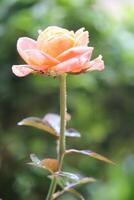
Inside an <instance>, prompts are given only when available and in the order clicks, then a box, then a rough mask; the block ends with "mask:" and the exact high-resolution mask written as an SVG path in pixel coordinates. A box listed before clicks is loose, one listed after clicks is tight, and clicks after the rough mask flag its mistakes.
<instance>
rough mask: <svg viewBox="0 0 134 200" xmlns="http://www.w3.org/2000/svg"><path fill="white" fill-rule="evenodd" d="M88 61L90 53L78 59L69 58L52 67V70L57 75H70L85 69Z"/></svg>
mask: <svg viewBox="0 0 134 200" xmlns="http://www.w3.org/2000/svg"><path fill="white" fill-rule="evenodd" d="M89 59H90V52H86V53H85V54H83V55H81V56H79V57H74V58H71V59H69V60H67V61H64V62H62V63H60V64H58V65H56V66H55V67H53V69H54V71H55V72H57V73H58V74H60V73H66V72H70V73H76V72H80V71H81V70H83V69H85V67H87V63H88V62H89Z"/></svg>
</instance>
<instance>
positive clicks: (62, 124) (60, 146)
mask: <svg viewBox="0 0 134 200" xmlns="http://www.w3.org/2000/svg"><path fill="white" fill-rule="evenodd" d="M59 78H60V119H61V121H60V138H59V142H58V160H59V171H60V170H61V167H62V161H63V156H64V152H65V149H66V146H65V128H66V119H65V116H66V74H62V75H60V77H59ZM55 188H56V177H53V179H52V182H51V185H50V189H49V192H48V195H47V198H46V200H52V196H53V193H54V192H55Z"/></svg>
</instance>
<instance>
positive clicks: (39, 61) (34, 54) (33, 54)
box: [25, 49, 59, 70]
mask: <svg viewBox="0 0 134 200" xmlns="http://www.w3.org/2000/svg"><path fill="white" fill-rule="evenodd" d="M25 55H26V57H25V61H26V62H27V63H28V64H29V65H31V66H33V68H34V69H36V70H44V69H47V68H48V67H51V66H54V65H57V64H58V63H59V61H58V60H57V59H55V58H53V57H51V56H50V55H48V54H46V53H42V52H41V51H39V50H37V49H31V50H26V51H25Z"/></svg>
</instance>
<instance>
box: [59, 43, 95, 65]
mask: <svg viewBox="0 0 134 200" xmlns="http://www.w3.org/2000/svg"><path fill="white" fill-rule="evenodd" d="M92 51H93V47H85V46H77V47H73V48H71V49H68V50H67V51H65V52H63V53H62V54H60V55H59V56H58V57H57V59H58V60H60V61H61V62H62V61H65V60H68V59H70V58H73V57H77V56H80V55H82V54H84V53H86V52H89V53H90V57H91V54H92Z"/></svg>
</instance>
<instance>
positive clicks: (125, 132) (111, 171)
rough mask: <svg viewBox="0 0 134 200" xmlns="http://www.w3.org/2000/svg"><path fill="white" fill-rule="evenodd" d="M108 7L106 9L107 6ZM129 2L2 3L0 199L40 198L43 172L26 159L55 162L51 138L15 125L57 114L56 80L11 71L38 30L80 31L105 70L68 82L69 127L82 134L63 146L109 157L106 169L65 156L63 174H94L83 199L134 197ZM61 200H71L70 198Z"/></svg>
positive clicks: (132, 8)
mask: <svg viewBox="0 0 134 200" xmlns="http://www.w3.org/2000/svg"><path fill="white" fill-rule="evenodd" d="M108 2H109V3H108ZM133 13H134V4H133V3H132V2H131V1H127V3H125V1H114V0H113V1H112V0H110V1H104V0H98V1H94V0H55V1H54V0H38V1H36V0H0V198H1V199H2V200H27V199H31V200H41V199H44V198H45V196H46V194H47V192H48V188H49V184H50V180H49V179H48V178H47V177H46V175H47V172H46V171H43V170H41V169H36V168H34V167H32V166H28V165H27V164H26V163H27V162H29V161H30V158H29V155H30V154H31V153H35V154H36V155H37V156H38V157H39V158H41V159H43V158H48V157H55V155H56V153H55V141H54V140H53V138H52V136H49V135H48V134H47V133H44V132H43V131H41V130H37V129H34V128H32V127H18V126H17V125H16V124H17V122H18V121H20V120H21V119H23V118H25V117H29V116H37V117H43V116H44V115H45V114H46V113H48V112H56V113H59V81H58V79H56V78H55V79H54V78H51V77H43V76H42V77H41V76H32V75H30V76H27V77H25V78H18V77H15V76H14V75H13V74H12V71H11V66H12V65H13V64H21V63H23V61H22V60H21V58H20V57H19V55H18V53H17V50H16V41H17V39H18V38H19V37H22V36H28V37H32V38H35V39H36V38H37V35H38V34H37V30H38V29H45V28H46V27H47V26H50V25H57V26H61V27H64V28H67V29H69V30H74V31H75V30H77V29H79V28H81V27H85V28H86V30H88V31H89V33H90V46H94V47H95V50H94V53H93V57H92V58H94V57H96V56H97V55H98V54H102V55H103V57H104V60H105V70H104V71H103V72H101V73H100V72H92V73H88V74H84V75H78V76H72V75H70V76H68V78H67V84H68V96H67V97H68V112H69V113H70V114H71V115H72V120H71V121H70V122H69V124H68V126H69V127H74V128H75V129H77V130H79V131H80V132H81V134H82V137H81V138H80V139H67V147H68V148H78V149H91V150H93V151H96V152H98V153H100V154H102V155H105V156H107V157H109V158H111V159H112V160H113V161H115V162H116V163H117V166H110V165H107V164H105V163H103V162H100V161H96V160H95V159H93V158H86V157H85V156H74V155H72V156H71V155H70V156H68V158H67V159H66V160H65V165H64V168H65V170H66V171H70V172H72V173H74V172H77V173H80V174H82V175H83V176H93V177H95V178H97V179H98V181H97V182H96V183H93V184H87V185H85V186H82V187H81V188H79V191H80V192H81V193H82V194H83V195H84V196H85V199H87V200H98V199H99V200H133V198H134V190H133V187H134V135H133V134H134V133H133V130H134V128H133V127H134V103H133V96H134V90H133V89H134V84H133V80H134V73H133V70H134V67H133V66H134V24H133V16H134V15H133ZM61 199H64V200H65V199H66V200H68V199H69V200H73V199H74V198H73V197H72V196H71V195H68V194H66V195H64V196H63V197H62V198H61Z"/></svg>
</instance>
